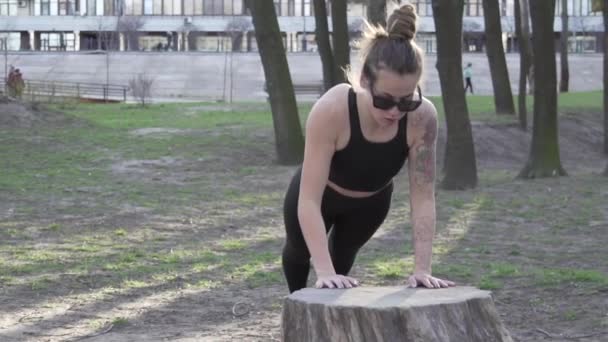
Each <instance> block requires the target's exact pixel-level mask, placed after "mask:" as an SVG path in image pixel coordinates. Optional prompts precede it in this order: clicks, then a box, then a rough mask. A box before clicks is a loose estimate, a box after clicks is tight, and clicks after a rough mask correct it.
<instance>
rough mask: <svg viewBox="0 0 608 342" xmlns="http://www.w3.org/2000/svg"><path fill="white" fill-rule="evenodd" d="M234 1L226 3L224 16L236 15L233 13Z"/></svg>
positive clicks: (229, 0) (228, 0)
mask: <svg viewBox="0 0 608 342" xmlns="http://www.w3.org/2000/svg"><path fill="white" fill-rule="evenodd" d="M232 1H233V0H226V1H224V14H225V15H233V14H234V13H232Z"/></svg>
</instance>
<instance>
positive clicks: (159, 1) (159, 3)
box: [152, 0, 168, 15]
mask: <svg viewBox="0 0 608 342" xmlns="http://www.w3.org/2000/svg"><path fill="white" fill-rule="evenodd" d="M167 2H168V1H167ZM152 13H153V14H154V15H162V14H163V0H154V8H153V9H152Z"/></svg>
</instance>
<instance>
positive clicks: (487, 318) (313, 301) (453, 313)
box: [281, 286, 512, 342]
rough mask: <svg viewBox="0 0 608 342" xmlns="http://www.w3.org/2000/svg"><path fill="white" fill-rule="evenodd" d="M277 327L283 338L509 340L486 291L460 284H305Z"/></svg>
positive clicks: (292, 341) (319, 341) (317, 341)
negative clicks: (336, 286) (331, 286)
mask: <svg viewBox="0 0 608 342" xmlns="http://www.w3.org/2000/svg"><path fill="white" fill-rule="evenodd" d="M281 329H282V338H283V341H286V342H304V341H306V342H308V341H314V342H325V341H328V342H351V341H352V342H362V341H365V342H374V341H385V342H395V341H416V342H418V341H423V342H430V341H454V342H465V341H466V342H477V341H478V342H492V341H501V342H512V339H511V336H510V335H509V332H508V331H507V329H506V328H505V327H504V326H503V324H502V322H501V321H500V317H499V316H498V313H497V311H496V308H495V307H494V302H493V301H492V298H491V297H490V292H489V291H481V290H478V289H476V288H473V287H460V286H459V287H452V288H446V289H422V288H416V289H413V288H406V287H403V286H400V287H357V288H353V289H345V290H339V289H313V288H306V289H302V290H300V291H296V292H294V293H292V294H291V295H289V296H288V297H287V298H286V300H285V302H284V305H283V317H282V322H281Z"/></svg>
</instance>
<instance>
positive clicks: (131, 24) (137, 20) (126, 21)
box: [117, 16, 145, 51]
mask: <svg viewBox="0 0 608 342" xmlns="http://www.w3.org/2000/svg"><path fill="white" fill-rule="evenodd" d="M144 24H145V19H144V18H143V17H142V16H121V17H119V18H118V23H117V26H118V32H120V33H122V34H124V35H125V44H126V47H125V50H127V51H133V50H137V49H138V45H139V43H138V41H137V40H138V38H139V30H140V29H141V28H142V27H143V26H144Z"/></svg>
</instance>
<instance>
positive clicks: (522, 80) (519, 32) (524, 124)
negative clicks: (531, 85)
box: [515, 0, 530, 131]
mask: <svg viewBox="0 0 608 342" xmlns="http://www.w3.org/2000/svg"><path fill="white" fill-rule="evenodd" d="M522 2H524V5H527V3H526V2H525V1H522ZM521 6H522V5H521V4H520V0H515V35H516V36H517V40H518V42H519V91H518V93H517V107H518V118H519V127H521V129H522V130H524V131H525V130H527V129H528V108H527V107H526V106H527V104H526V95H527V94H526V85H527V82H526V78H527V77H528V65H529V64H530V60H529V59H528V55H527V51H526V50H529V46H528V42H529V39H528V38H529V37H524V34H523V28H522V25H523V23H522V19H521V18H522V14H521Z"/></svg>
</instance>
